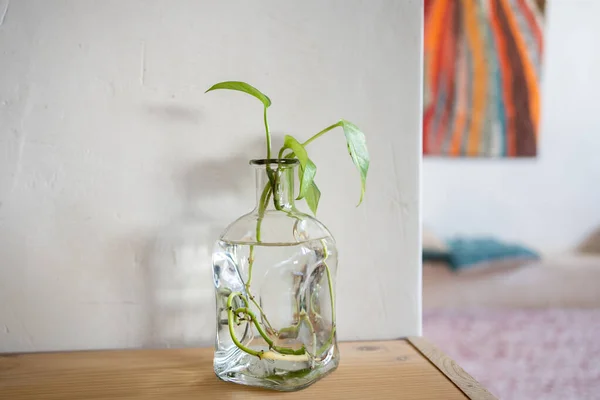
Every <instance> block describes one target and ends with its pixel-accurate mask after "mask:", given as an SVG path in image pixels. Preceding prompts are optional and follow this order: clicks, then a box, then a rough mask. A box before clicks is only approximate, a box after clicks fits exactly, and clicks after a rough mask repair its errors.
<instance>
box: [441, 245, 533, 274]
mask: <svg viewBox="0 0 600 400" xmlns="http://www.w3.org/2000/svg"><path fill="white" fill-rule="evenodd" d="M448 248H449V253H450V258H449V259H450V266H451V268H452V269H455V270H458V269H463V268H466V267H468V266H472V265H474V264H478V263H482V262H486V261H487V262H489V261H498V260H506V259H513V258H529V259H538V258H540V256H539V254H538V253H537V252H535V251H534V250H532V249H529V248H527V247H525V246H522V245H518V244H513V243H503V242H501V241H499V240H496V239H492V238H478V239H469V238H455V239H451V240H449V241H448Z"/></svg>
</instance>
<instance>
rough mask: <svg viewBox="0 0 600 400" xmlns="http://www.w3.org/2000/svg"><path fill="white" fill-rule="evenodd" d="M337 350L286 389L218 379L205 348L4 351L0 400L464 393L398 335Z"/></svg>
mask: <svg viewBox="0 0 600 400" xmlns="http://www.w3.org/2000/svg"><path fill="white" fill-rule="evenodd" d="M340 352H341V357H342V358H341V360H342V361H341V364H340V366H339V368H338V369H337V370H336V371H334V372H333V373H332V374H331V375H329V376H327V377H326V378H325V379H323V380H321V381H319V382H317V383H315V384H314V385H312V386H310V387H309V388H307V389H304V390H302V391H299V392H293V393H281V392H274V391H266V390H261V389H256V388H250V387H247V386H241V385H236V384H233V383H226V382H222V381H219V380H218V379H217V378H216V376H215V374H214V372H213V370H212V356H213V352H212V349H209V348H206V349H166V350H113V351H86V352H67V353H37V354H35V353H32V354H20V355H4V356H0V399H10V400H29V399H31V400H33V399H36V400H59V399H60V400H82V399H86V400H98V399H111V400H117V399H130V400H131V399H134V400H135V399H161V400H181V399H194V400H197V399H211V398H219V399H238V398H239V399H249V400H252V399H262V398H271V399H277V398H286V399H309V398H319V399H338V398H346V399H412V400H424V399H444V400H453V399H466V398H467V397H466V396H465V395H464V393H462V392H461V391H460V390H458V389H457V388H456V386H454V384H452V382H450V381H449V380H448V379H447V378H446V377H445V376H444V374H442V373H441V372H440V371H439V370H438V369H437V368H436V367H435V366H434V365H433V364H432V363H430V362H429V361H428V360H427V359H426V358H424V357H423V355H422V354H420V353H419V352H418V351H417V350H416V349H415V348H414V347H413V346H411V345H410V344H409V343H408V342H407V341H405V340H395V341H384V342H352V343H343V344H341V345H340ZM475 398H476V397H475Z"/></svg>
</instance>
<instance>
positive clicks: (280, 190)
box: [250, 159, 299, 212]
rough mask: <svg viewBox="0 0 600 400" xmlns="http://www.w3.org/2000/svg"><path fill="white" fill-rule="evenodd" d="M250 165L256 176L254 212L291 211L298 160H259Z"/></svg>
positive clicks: (251, 162)
mask: <svg viewBox="0 0 600 400" xmlns="http://www.w3.org/2000/svg"><path fill="white" fill-rule="evenodd" d="M250 165H252V166H253V167H254V170H255V175H256V210H258V211H259V212H263V211H268V210H279V211H290V210H293V209H294V208H295V206H294V177H295V176H296V168H297V167H298V165H299V162H298V160H291V159H259V160H252V161H250Z"/></svg>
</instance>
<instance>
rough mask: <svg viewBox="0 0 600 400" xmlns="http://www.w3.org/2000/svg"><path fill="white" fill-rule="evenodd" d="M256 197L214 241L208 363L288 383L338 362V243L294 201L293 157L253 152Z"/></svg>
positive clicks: (268, 382) (232, 375)
mask: <svg viewBox="0 0 600 400" xmlns="http://www.w3.org/2000/svg"><path fill="white" fill-rule="evenodd" d="M250 164H251V165H252V166H253V167H254V168H255V170H256V193H257V195H256V198H257V202H256V203H257V204H256V207H255V208H254V210H252V211H251V212H250V213H248V214H246V215H244V216H242V217H240V218H238V219H237V220H236V221H235V222H233V223H232V224H231V225H229V226H228V227H227V228H226V229H225V231H224V233H223V234H222V235H221V237H220V238H219V240H218V242H217V243H216V244H215V248H214V252H213V277H214V284H215V289H216V317H217V332H216V342H215V355H214V370H215V373H216V374H217V376H218V377H219V378H220V379H222V380H225V381H231V382H235V383H240V384H245V385H251V386H260V387H264V388H270V389H276V390H283V391H293V390H298V389H302V388H304V387H306V386H308V385H310V384H312V383H314V382H316V381H317V380H318V379H320V378H322V377H323V376H325V375H326V374H328V373H329V372H331V371H333V370H334V369H335V368H336V367H337V365H338V362H339V353H338V347H337V339H336V329H335V275H336V269H337V250H336V246H335V241H334V239H333V237H332V236H331V233H330V232H329V230H327V228H326V227H325V226H324V225H323V224H322V223H320V222H319V221H318V220H316V219H315V218H314V217H312V216H310V215H307V214H305V213H302V212H300V211H298V210H297V209H296V207H295V205H294V177H295V176H296V174H297V168H298V161H297V160H290V159H281V160H253V161H251V162H250Z"/></svg>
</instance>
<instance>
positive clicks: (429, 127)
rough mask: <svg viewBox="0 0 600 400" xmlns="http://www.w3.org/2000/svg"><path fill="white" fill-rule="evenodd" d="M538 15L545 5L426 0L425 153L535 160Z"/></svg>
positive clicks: (525, 0)
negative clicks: (532, 158) (528, 158)
mask: <svg viewBox="0 0 600 400" xmlns="http://www.w3.org/2000/svg"><path fill="white" fill-rule="evenodd" d="M544 11H545V1H544V0H425V37H424V93H423V96H424V107H423V152H424V154H425V155H430V156H444V157H535V156H536V155H537V148H538V125H539V119H540V89H539V87H540V77H541V64H542V53H543V49H544V37H543V25H544Z"/></svg>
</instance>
